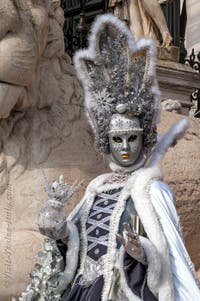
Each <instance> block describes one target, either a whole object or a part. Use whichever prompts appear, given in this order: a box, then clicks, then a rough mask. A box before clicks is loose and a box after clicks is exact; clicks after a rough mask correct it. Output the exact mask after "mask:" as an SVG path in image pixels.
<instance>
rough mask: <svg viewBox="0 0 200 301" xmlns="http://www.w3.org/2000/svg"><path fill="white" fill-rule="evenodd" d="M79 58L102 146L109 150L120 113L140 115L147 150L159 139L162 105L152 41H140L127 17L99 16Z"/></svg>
mask: <svg viewBox="0 0 200 301" xmlns="http://www.w3.org/2000/svg"><path fill="white" fill-rule="evenodd" d="M74 63H75V67H76V70H77V73H78V76H79V78H80V80H81V81H82V84H83V87H84V91H85V102H86V111H87V115H88V118H89V120H90V123H91V125H92V128H93V131H94V134H95V141H96V146H97V149H98V150H99V151H100V152H101V153H106V154H109V153H110V149H109V139H108V129H109V124H110V121H111V118H112V116H113V115H114V114H117V113H119V114H129V115H131V116H137V117H139V119H140V124H141V128H142V130H143V143H144V150H145V153H148V152H149V151H150V150H151V149H152V147H153V146H154V144H155V143H156V141H157V131H156V125H157V122H158V117H159V111H160V97H159V90H158V87H157V81H156V77H155V64H156V48H155V46H154V43H153V41H152V40H149V39H141V40H140V41H138V42H136V41H135V40H134V38H133V36H132V33H131V32H130V31H129V29H128V28H127V26H126V25H125V23H124V22H122V21H120V20H119V19H118V18H116V17H115V16H113V15H111V14H106V15H103V16H99V17H98V18H97V20H96V22H95V23H94V25H93V27H92V31H91V35H90V39H89V47H88V49H85V50H80V51H78V52H77V53H76V54H75V57H74Z"/></svg>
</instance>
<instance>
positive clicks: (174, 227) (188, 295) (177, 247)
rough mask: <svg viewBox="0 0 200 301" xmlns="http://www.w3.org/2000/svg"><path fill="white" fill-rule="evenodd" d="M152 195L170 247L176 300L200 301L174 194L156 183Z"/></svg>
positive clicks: (166, 186) (152, 188) (166, 187)
mask: <svg viewBox="0 0 200 301" xmlns="http://www.w3.org/2000/svg"><path fill="white" fill-rule="evenodd" d="M150 194H151V201H152V203H153V206H154V208H155V210H156V212H157V214H158V216H159V220H160V223H161V225H162V228H163V231H164V234H165V237H166V240H167V243H168V246H169V253H170V261H171V267H172V273H173V283H174V290H175V300H176V301H191V300H193V301H198V300H200V290H199V287H198V283H197V278H196V275H195V271H194V267H193V264H192V262H191V260H190V257H189V255H188V253H187V250H186V248H185V245H184V243H183V239H182V235H181V230H180V229H181V228H180V225H179V217H178V215H177V212H176V208H175V205H174V204H175V199H174V196H173V193H172V192H171V190H170V188H169V187H168V185H167V184H166V183H163V182H161V181H155V182H153V183H152V185H151V190H150Z"/></svg>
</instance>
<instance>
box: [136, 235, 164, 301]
mask: <svg viewBox="0 0 200 301" xmlns="http://www.w3.org/2000/svg"><path fill="white" fill-rule="evenodd" d="M140 241H141V244H142V247H143V248H144V251H145V254H146V258H147V266H148V268H147V284H148V287H149V289H150V290H151V292H152V293H153V294H154V296H156V297H158V293H159V288H160V277H161V270H162V263H161V258H160V256H159V254H158V252H157V250H156V248H155V246H154V245H153V244H152V242H151V241H150V240H149V239H147V238H145V237H143V236H140Z"/></svg>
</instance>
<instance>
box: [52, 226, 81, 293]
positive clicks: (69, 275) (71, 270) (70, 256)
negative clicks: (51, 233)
mask: <svg viewBox="0 0 200 301" xmlns="http://www.w3.org/2000/svg"><path fill="white" fill-rule="evenodd" d="M67 228H68V233H69V235H68V242H67V253H66V267H65V270H64V272H63V273H62V275H61V276H60V278H59V280H58V282H59V284H58V286H57V288H56V292H57V293H63V291H64V290H65V289H66V288H67V286H68V285H69V284H70V283H71V282H72V280H73V278H74V275H75V272H76V270H77V266H78V256H79V246H80V239H79V233H78V229H77V227H76V226H75V225H74V224H73V223H72V222H68V223H67Z"/></svg>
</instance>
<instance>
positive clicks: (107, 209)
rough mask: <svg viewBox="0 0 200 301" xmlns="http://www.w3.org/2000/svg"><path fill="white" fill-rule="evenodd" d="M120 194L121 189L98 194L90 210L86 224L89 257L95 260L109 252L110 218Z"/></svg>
mask: <svg viewBox="0 0 200 301" xmlns="http://www.w3.org/2000/svg"><path fill="white" fill-rule="evenodd" d="M120 192H121V189H115V190H112V191H109V193H107V192H104V193H100V194H98V195H97V196H96V198H95V200H94V203H93V206H92V208H91V209H90V212H89V215H88V219H87V223H86V229H87V241H88V248H87V255H88V256H89V257H90V258H92V259H94V260H98V259H99V258H100V257H101V256H102V255H104V254H106V252H107V245H108V235H109V226H110V218H111V214H112V212H113V209H114V208H115V205H116V203H117V201H118V197H119V195H120Z"/></svg>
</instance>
